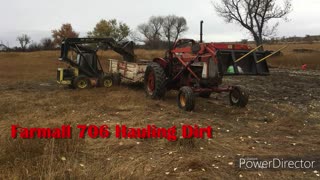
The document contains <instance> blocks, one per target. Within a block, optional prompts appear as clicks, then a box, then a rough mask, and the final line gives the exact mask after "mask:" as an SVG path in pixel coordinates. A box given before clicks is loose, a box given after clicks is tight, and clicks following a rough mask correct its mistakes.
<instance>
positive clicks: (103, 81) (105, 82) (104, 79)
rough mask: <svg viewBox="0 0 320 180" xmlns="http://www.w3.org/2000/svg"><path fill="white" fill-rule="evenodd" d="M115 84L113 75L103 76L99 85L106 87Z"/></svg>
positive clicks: (99, 80)
mask: <svg viewBox="0 0 320 180" xmlns="http://www.w3.org/2000/svg"><path fill="white" fill-rule="evenodd" d="M112 85H113V79H112V76H106V75H105V76H102V77H100V78H99V79H98V86H99V87H106V88H110V87H111V86H112Z"/></svg>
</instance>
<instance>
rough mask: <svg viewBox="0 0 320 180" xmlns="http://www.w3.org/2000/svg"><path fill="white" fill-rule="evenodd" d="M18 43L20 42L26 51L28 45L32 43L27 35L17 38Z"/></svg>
mask: <svg viewBox="0 0 320 180" xmlns="http://www.w3.org/2000/svg"><path fill="white" fill-rule="evenodd" d="M17 41H19V44H20V46H21V49H22V50H26V48H27V45H28V44H29V43H30V42H31V38H30V37H29V36H28V35H26V34H22V35H21V36H18V37H17Z"/></svg>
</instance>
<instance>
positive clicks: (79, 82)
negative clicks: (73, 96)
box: [72, 76, 91, 89]
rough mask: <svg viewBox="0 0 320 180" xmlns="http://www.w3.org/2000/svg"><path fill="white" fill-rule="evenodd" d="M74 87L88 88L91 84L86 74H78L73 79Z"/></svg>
mask: <svg viewBox="0 0 320 180" xmlns="http://www.w3.org/2000/svg"><path fill="white" fill-rule="evenodd" d="M72 84H73V87H74V88H76V89H87V88H89V87H90V86H91V84H90V80H89V79H88V78H87V77H85V76H78V77H76V78H75V79H74V80H73V83H72Z"/></svg>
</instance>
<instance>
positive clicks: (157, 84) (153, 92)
mask: <svg viewBox="0 0 320 180" xmlns="http://www.w3.org/2000/svg"><path fill="white" fill-rule="evenodd" d="M165 80H166V75H165V73H164V70H163V68H162V67H161V66H160V65H159V64H158V63H155V62H152V63H150V64H149V65H148V66H147V69H146V71H145V74H144V89H145V92H146V95H147V97H150V98H151V99H161V98H163V97H164V96H165V92H166V87H165Z"/></svg>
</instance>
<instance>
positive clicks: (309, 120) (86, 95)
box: [0, 52, 320, 179]
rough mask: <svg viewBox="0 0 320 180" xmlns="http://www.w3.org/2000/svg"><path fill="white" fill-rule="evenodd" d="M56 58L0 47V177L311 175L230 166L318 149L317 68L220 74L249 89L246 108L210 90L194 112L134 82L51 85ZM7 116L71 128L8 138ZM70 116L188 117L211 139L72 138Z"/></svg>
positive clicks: (134, 123) (157, 120)
mask: <svg viewBox="0 0 320 180" xmlns="http://www.w3.org/2000/svg"><path fill="white" fill-rule="evenodd" d="M57 57H58V53H57V52H39V53H0V94H1V96H0V144H1V146H0V179H20V178H21V177H25V178H35V179H39V178H40V179H75V178H79V179H141V177H144V178H143V179H172V178H177V179H258V178H259V179H260V178H261V179H271V178H272V179H317V178H319V177H317V175H316V174H315V173H314V172H313V170H308V171H303V170H297V171H270V170H267V171H241V170H239V169H237V168H236V167H235V165H234V164H235V161H236V160H237V159H238V158H239V157H242V156H253V157H254V156H295V157H303V156H308V155H314V156H318V157H319V156H320V153H319V152H320V140H319V139H320V133H319V132H320V93H319V92H320V78H319V75H320V72H319V71H315V70H314V71H311V70H310V71H301V70H292V69H291V70H289V69H278V68H275V69H272V70H271V75H270V76H268V77H232V78H231V77H228V78H225V79H224V82H225V84H232V85H243V86H245V87H246V88H247V89H248V91H249V92H250V102H249V105H248V106H247V107H246V108H244V109H240V108H234V107H231V106H230V105H229V102H228V94H213V95H212V96H211V97H210V99H202V98H197V100H196V109H195V111H194V112H190V113H187V112H184V111H181V110H179V109H178V107H177V103H176V93H175V92H169V93H168V94H167V95H166V98H165V100H164V101H153V100H150V99H146V98H145V94H144V91H143V87H142V85H140V84H123V85H122V86H120V87H112V88H110V89H103V88H94V89H89V90H82V91H78V90H71V89H68V88H66V87H63V86H59V85H57V84H56V82H55V78H56V68H57V64H56V63H57V61H56V59H57ZM13 124H19V125H20V126H23V127H59V126H61V125H63V124H71V125H72V126H73V127H74V133H75V134H74V137H73V138H72V139H68V140H45V139H32V140H22V139H15V140H13V139H11V137H10V134H11V131H10V128H11V125H13ZM77 124H94V125H103V124H107V125H109V126H110V127H111V129H114V127H115V125H116V124H125V125H127V126H128V127H145V126H146V125H148V124H154V125H156V126H158V127H171V126H173V125H176V126H177V127H178V129H179V127H181V126H182V124H190V125H193V124H198V125H201V126H202V127H206V126H212V128H213V133H214V135H213V136H214V137H213V139H211V140H208V139H194V140H184V139H178V140H177V141H176V142H168V141H167V140H166V139H143V140H142V139H116V138H115V137H114V136H112V137H111V138H110V139H90V138H86V139H79V138H77V137H76V133H77V132H78V131H77V129H76V128H75V127H76V125H77ZM231 162H232V163H233V164H232V163H231ZM319 170H320V169H319ZM319 170H318V171H319Z"/></svg>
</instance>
